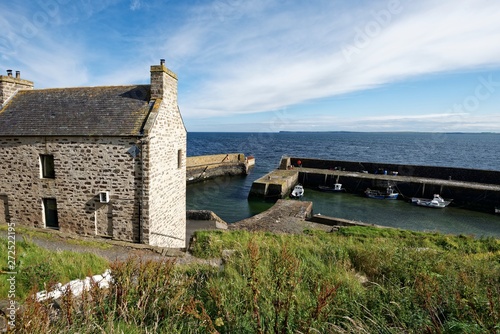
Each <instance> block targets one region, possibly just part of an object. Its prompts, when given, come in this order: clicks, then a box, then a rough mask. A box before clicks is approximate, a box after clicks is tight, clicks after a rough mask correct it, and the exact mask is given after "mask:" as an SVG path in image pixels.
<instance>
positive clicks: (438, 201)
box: [411, 194, 452, 208]
mask: <svg viewBox="0 0 500 334" xmlns="http://www.w3.org/2000/svg"><path fill="white" fill-rule="evenodd" d="M451 201H452V200H451V199H450V200H445V199H444V198H442V197H441V196H440V195H439V194H434V198H432V199H428V198H417V197H413V198H412V199H411V202H412V203H414V204H416V205H420V206H426V207H428V208H445V207H447V206H448V205H449V204H450V203H451Z"/></svg>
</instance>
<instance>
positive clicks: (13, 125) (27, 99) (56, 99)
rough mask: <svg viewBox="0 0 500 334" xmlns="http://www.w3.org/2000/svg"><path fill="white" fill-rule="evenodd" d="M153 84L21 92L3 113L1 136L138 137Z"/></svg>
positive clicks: (1, 114) (145, 115)
mask: <svg viewBox="0 0 500 334" xmlns="http://www.w3.org/2000/svg"><path fill="white" fill-rule="evenodd" d="M150 90H151V89H150V86H149V85H133V86H109V87H108V86H106V87H78V88H57V89H37V90H26V91H19V92H18V93H17V94H16V95H15V96H14V97H13V98H12V99H11V100H10V101H8V103H7V105H6V106H4V108H3V109H2V110H0V136H9V137H10V136H130V135H132V136H136V135H140V132H141V129H142V126H143V124H144V122H145V121H146V119H147V116H148V113H149V110H150V108H149V104H148V103H149V98H150Z"/></svg>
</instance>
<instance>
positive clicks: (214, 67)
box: [0, 0, 500, 132]
mask: <svg viewBox="0 0 500 334" xmlns="http://www.w3.org/2000/svg"><path fill="white" fill-rule="evenodd" d="M0 13H1V14H0V31H1V34H0V71H1V73H2V74H5V70H7V69H12V70H14V71H16V70H19V71H21V76H22V77H23V78H25V79H28V80H32V81H34V82H35V86H36V88H49V87H72V86H100V85H121V84H131V83H148V82H149V67H150V65H153V64H158V63H159V59H160V58H164V59H166V64H167V66H168V67H169V68H170V69H172V70H173V71H174V72H176V73H177V75H178V77H179V105H180V108H181V112H182V114H183V117H184V122H185V124H186V127H187V129H188V131H235V132H240V131H265V132H268V131H272V132H274V131H282V130H297V131H432V132H454V131H464V132H482V131H493V132H500V19H499V17H500V1H495V0H440V1H437V0H432V1H431V0H383V1H378V0H371V1H369V0H366V1H365V0H356V1H348V0H345V1H335V0H328V1H327V0H309V1H305V0H246V1H245V0H214V1H202V0H199V1H182V2H181V1H174V0H171V1H157V0H151V1H145V0H122V1H120V0H39V1H36V0H33V1H25V0H20V1H9V2H7V1H2V2H1V3H0Z"/></svg>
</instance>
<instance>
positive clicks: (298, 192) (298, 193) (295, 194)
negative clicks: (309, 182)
mask: <svg viewBox="0 0 500 334" xmlns="http://www.w3.org/2000/svg"><path fill="white" fill-rule="evenodd" d="M302 196H304V187H302V185H301V184H297V185H296V186H295V187H294V188H293V190H292V192H291V193H290V197H292V198H300V197H302Z"/></svg>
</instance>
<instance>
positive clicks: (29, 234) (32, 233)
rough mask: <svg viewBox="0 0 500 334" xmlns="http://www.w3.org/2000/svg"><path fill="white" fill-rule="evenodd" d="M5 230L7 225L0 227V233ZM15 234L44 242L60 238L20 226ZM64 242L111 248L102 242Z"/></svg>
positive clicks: (81, 240)
mask: <svg viewBox="0 0 500 334" xmlns="http://www.w3.org/2000/svg"><path fill="white" fill-rule="evenodd" d="M7 229H8V226H7V225H0V231H5V232H6V231H7ZM16 233H17V234H20V235H23V236H25V237H27V238H29V239H33V238H40V239H45V240H57V239H59V240H60V238H61V236H60V235H54V234H53V233H51V232H50V231H41V230H35V229H33V228H25V227H22V226H16ZM64 242H65V243H68V244H72V245H80V246H90V247H94V248H98V249H109V248H111V247H113V246H112V245H111V244H110V243H109V242H104V241H94V240H83V239H71V238H65V239H64Z"/></svg>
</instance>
